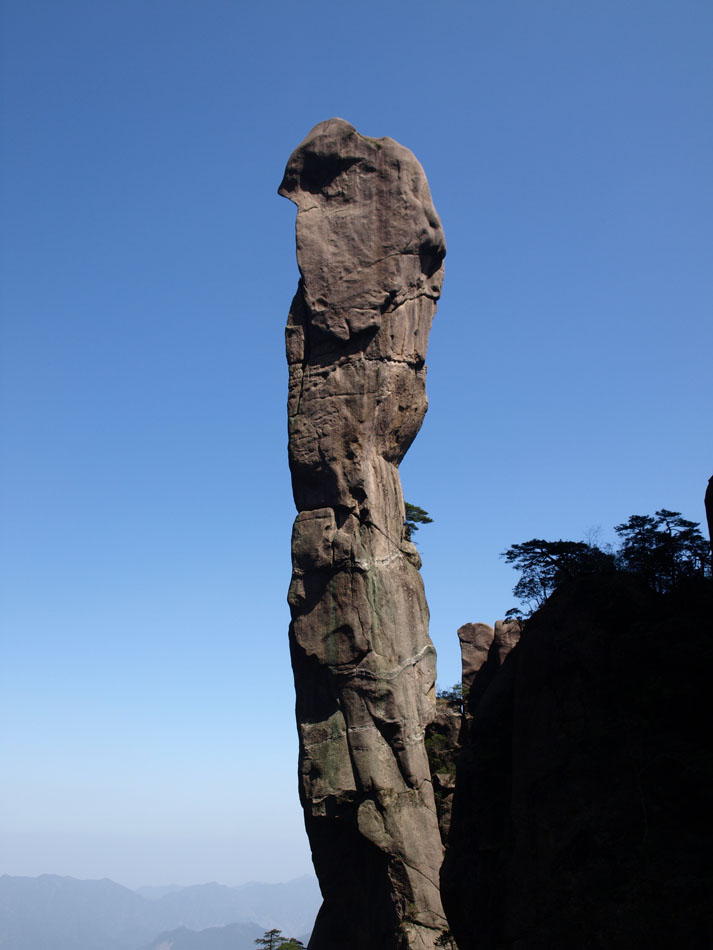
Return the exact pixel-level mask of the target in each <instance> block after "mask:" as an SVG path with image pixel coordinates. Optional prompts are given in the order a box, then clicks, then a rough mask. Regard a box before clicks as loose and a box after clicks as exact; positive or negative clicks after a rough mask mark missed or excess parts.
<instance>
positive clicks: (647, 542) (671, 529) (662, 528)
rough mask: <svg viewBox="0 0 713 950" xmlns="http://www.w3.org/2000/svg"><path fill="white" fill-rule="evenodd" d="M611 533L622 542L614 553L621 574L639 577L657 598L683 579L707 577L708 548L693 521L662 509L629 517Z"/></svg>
mask: <svg viewBox="0 0 713 950" xmlns="http://www.w3.org/2000/svg"><path fill="white" fill-rule="evenodd" d="M614 530H615V531H616V533H617V534H618V535H619V537H620V538H621V540H622V544H621V547H620V549H619V551H618V552H617V563H618V565H619V568H620V569H621V570H625V571H629V572H630V573H632V574H638V575H640V576H641V577H643V578H644V579H645V580H646V583H647V584H648V585H649V587H651V589H652V590H655V591H656V592H657V593H659V594H665V593H668V591H670V590H673V589H674V588H675V587H676V586H677V585H678V584H679V583H680V582H681V581H682V580H683V579H684V578H687V577H696V576H699V577H703V576H705V575H706V574H708V573H709V545H708V542H707V541H706V540H705V538H704V537H703V535H702V534H701V532H700V530H699V525H697V524H696V522H695V521H687V520H686V519H685V518H683V517H681V514H680V513H679V512H678V511H668V510H667V509H666V508H662V509H661V510H660V511H657V512H656V514H655V515H653V516H652V515H631V517H630V518H629V520H628V521H626V522H624V524H618V525H616V526H615V528H614Z"/></svg>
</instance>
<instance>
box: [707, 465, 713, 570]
mask: <svg viewBox="0 0 713 950" xmlns="http://www.w3.org/2000/svg"><path fill="white" fill-rule="evenodd" d="M705 505H706V521H707V522H708V541H709V544H710V548H711V564H712V565H713V476H712V477H711V478H709V479H708V488H706V498H705Z"/></svg>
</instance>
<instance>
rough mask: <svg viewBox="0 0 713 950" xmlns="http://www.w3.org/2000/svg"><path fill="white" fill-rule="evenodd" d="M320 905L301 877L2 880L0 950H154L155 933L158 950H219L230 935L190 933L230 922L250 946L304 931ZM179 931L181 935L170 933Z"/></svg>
mask: <svg viewBox="0 0 713 950" xmlns="http://www.w3.org/2000/svg"><path fill="white" fill-rule="evenodd" d="M148 895H152V896H148ZM320 900H321V898H320V895H319V889H318V886H317V881H316V879H315V878H314V877H312V876H309V875H306V876H304V877H301V878H297V879H295V880H293V881H289V882H287V883H284V884H261V883H250V884H244V885H242V886H240V887H227V886H225V885H223V884H216V883H210V884H198V885H193V886H189V887H178V886H176V885H168V886H166V887H163V888H159V887H155V888H141V889H139V891H132V890H130V889H129V888H127V887H123V886H122V885H121V884H116V883H115V882H114V881H110V880H109V879H108V878H105V879H104V880H101V881H92V880H90V881H82V880H77V879H76V878H71V877H59V876H57V875H51V874H43V875H41V876H40V877H36V878H29V877H11V876H10V875H3V876H1V877H0V950H46V948H47V947H51V950H140V948H145V947H148V946H152V947H154V950H158V947H159V945H158V944H156V943H155V941H156V940H157V938H158V937H159V936H162V937H163V939H164V943H165V944H166V946H165V947H162V950H171V948H174V947H175V950H182V948H183V950H193V948H194V947H195V950H199V948H200V950H203V948H205V950H221V948H222V944H221V943H220V940H222V939H228V938H229V937H230V936H231V934H229V933H227V932H226V933H222V934H217V933H216V934H214V935H208V934H205V933H204V934H203V935H201V936H199V937H197V936H196V933H197V932H200V931H206V930H207V929H209V928H213V929H217V928H221V929H223V930H224V929H225V928H226V927H228V926H229V925H230V926H232V925H237V924H240V925H252V927H253V928H255V931H254V933H253V931H250V933H253V936H252V937H250V938H249V941H248V944H247V945H248V946H250V947H252V946H253V944H252V941H253V940H254V938H255V936H259V935H260V934H261V933H263V931H264V930H267V929H269V928H271V927H278V928H279V929H280V930H282V931H283V933H285V934H286V935H289V936H298V935H300V934H304V933H308V932H309V931H311V929H312V924H313V922H314V918H315V916H316V913H317V910H318V907H319V903H320ZM180 930H184V931H185V933H182V934H177V931H180ZM232 936H233V937H234V938H236V939H234V940H233V943H232V944H231V947H232V950H241V944H240V943H238V942H237V938H238V937H240V939H241V940H242V939H243V938H244V939H245V940H248V937H249V932H248V931H247V930H244V932H243V933H239V929H235V932H234V933H233V934H232ZM197 940H198V942H196V941H197ZM166 941H169V943H166ZM171 941H172V942H171ZM191 941H193V942H192V943H191ZM205 941H208V942H205ZM210 941H213V942H210Z"/></svg>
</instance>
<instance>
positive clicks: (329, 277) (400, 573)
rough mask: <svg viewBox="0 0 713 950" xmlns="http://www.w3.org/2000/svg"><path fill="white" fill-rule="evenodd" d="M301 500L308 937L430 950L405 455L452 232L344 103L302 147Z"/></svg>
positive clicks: (297, 478) (418, 587)
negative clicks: (310, 872) (312, 911)
mask: <svg viewBox="0 0 713 950" xmlns="http://www.w3.org/2000/svg"><path fill="white" fill-rule="evenodd" d="M279 192H280V194H281V195H284V196H285V197H287V198H289V199H290V200H291V201H293V202H294V203H295V204H296V205H297V209H298V213H297V261H298V264H299V268H300V273H301V280H300V283H299V287H298V290H297V293H296V295H295V298H294V300H293V302H292V308H291V310H290V315H289V318H288V323H287V332H286V339H287V358H288V363H289V371H290V384H289V401H288V415H289V460H290V471H291V474H292V486H293V493H294V498H295V503H296V505H297V509H298V512H299V514H298V516H297V518H296V520H295V524H294V529H293V534H292V563H293V574H292V583H291V585H290V591H289V596H288V600H289V603H290V608H291V613H292V623H291V626H290V646H291V653H292V665H293V670H294V676H295V687H296V693H297V707H296V712H297V723H298V731H299V739H300V764H299V773H300V774H299V778H300V796H301V801H302V805H303V808H304V812H305V824H306V827H307V833H308V835H309V839H310V844H311V847H312V856H313V861H314V865H315V869H316V872H317V876H318V878H319V881H320V886H321V889H322V894H323V897H324V903H323V905H322V908H321V910H320V912H319V915H318V917H317V921H316V924H315V928H314V931H313V934H312V937H311V940H310V943H309V947H310V948H311V950H333V948H334V947H340V948H341V950H411V948H414V950H415V948H418V950H430V948H432V947H433V946H434V943H435V940H436V939H437V938H438V937H439V934H440V933H441V931H442V930H443V929H444V928H445V926H446V924H445V920H444V919H443V911H442V908H441V901H440V895H439V886H438V872H439V867H440V864H441V857H442V848H441V841H440V837H439V831H438V823H437V818H436V810H435V805H434V797H433V790H432V786H431V779H430V773H429V769H428V762H427V758H426V753H425V749H424V731H425V728H426V725H427V724H428V723H429V722H430V721H431V719H432V718H433V715H434V706H435V696H434V681H435V652H434V649H433V646H432V644H431V641H430V638H429V636H428V608H427V605H426V599H425V595H424V590H423V584H422V581H421V576H420V574H419V571H418V568H419V566H420V558H419V556H418V553H417V551H416V548H415V547H414V545H413V544H412V543H411V542H410V541H408V540H407V539H406V536H405V533H404V502H403V496H402V491H401V483H400V480H399V474H398V465H399V463H400V462H401V460H402V458H403V456H404V454H405V453H406V451H407V449H408V448H409V446H410V445H411V442H412V441H413V439H414V437H415V436H416V434H417V432H418V430H419V428H420V426H421V422H422V420H423V416H424V414H425V412H426V404H427V403H426V394H425V380H426V370H425V357H426V344H427V341H428V334H429V330H430V326H431V321H432V319H433V315H434V313H435V309H436V301H437V300H438V297H439V295H440V291H441V283H442V278H443V268H442V262H443V258H444V255H445V243H444V237H443V232H442V229H441V225H440V222H439V219H438V216H437V214H436V212H435V209H434V207H433V204H432V201H431V196H430V193H429V189H428V184H427V182H426V177H425V175H424V173H423V170H422V168H421V166H420V165H419V163H418V162H417V161H416V159H415V158H414V156H413V155H412V154H411V152H409V151H408V150H407V149H405V148H403V147H402V146H401V145H399V144H397V143H396V142H394V141H393V140H391V139H388V138H383V139H370V138H366V137H364V136H362V135H359V133H357V132H356V130H355V129H354V128H353V127H352V126H351V125H349V124H348V123H347V122H344V121H343V120H341V119H330V120H329V121H327V122H322V123H320V124H319V125H317V126H316V127H315V128H314V129H313V130H312V131H311V132H310V134H309V135H308V136H307V138H306V139H305V140H304V141H303V142H302V144H301V145H300V146H299V147H298V148H297V149H296V150H295V152H294V153H293V154H292V156H291V157H290V159H289V161H288V164H287V168H286V171H285V176H284V179H283V181H282V184H281V186H280V189H279Z"/></svg>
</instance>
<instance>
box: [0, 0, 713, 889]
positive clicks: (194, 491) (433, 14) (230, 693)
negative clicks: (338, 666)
mask: <svg viewBox="0 0 713 950" xmlns="http://www.w3.org/2000/svg"><path fill="white" fill-rule="evenodd" d="M712 38H713V6H711V4H710V3H709V2H707V0H676V2H673V0H670V2H663V0H631V2H627V3H621V2H620V0H616V2H615V0H599V2H597V3H585V2H576V0H575V2H572V0H538V2H536V3H534V2H532V0H479V2H465V0H461V2H452V0H444V2H441V3H439V4H434V3H424V2H422V0H411V2H409V3H408V4H406V3H404V2H390V0H380V2H378V3H376V2H373V0H362V2H360V3H358V4H356V3H354V4H346V3H341V4H340V3H336V4H335V3H326V2H324V0H313V2H310V0H305V2H302V3H299V4H288V3H285V2H272V3H266V4H263V5H262V6H261V7H258V6H257V5H252V4H245V3H239V2H235V0H234V2H228V0H207V2H200V3H199V2H197V0H171V2H170V3H169V2H168V0H141V2H138V0H122V2H121V3H112V2H98V3H97V2H96V0H92V2H89V0H76V2H74V0H58V2H49V0H42V2H40V0H3V2H2V4H1V6H0V44H1V46H0V54H1V57H0V58H1V59H2V65H1V67H0V68H1V70H2V72H1V74H0V75H1V80H2V83H1V84H2V89H1V95H2V125H3V138H2V143H1V145H0V148H1V152H0V161H1V168H0V171H1V172H2V207H3V215H2V221H3V223H2V263H1V267H2V272H1V273H0V278H1V281H2V311H3V316H2V339H1V341H0V342H1V345H2V355H1V356H0V360H1V364H0V370H1V374H2V380H1V382H0V386H1V395H2V409H1V411H2V455H3V458H2V474H1V479H2V482H1V487H2V502H1V504H2V512H1V517H2V524H3V529H4V530H3V537H2V548H1V558H2V560H1V568H2V591H1V595H2V606H1V608H0V609H1V611H2V614H1V618H0V619H1V622H2V638H3V639H2V655H1V657H0V668H1V672H0V676H1V678H2V683H1V685H0V703H1V704H2V708H1V709H0V723H1V724H2V736H1V738H0V757H1V760H2V763H3V782H2V786H1V787H0V873H10V874H29V875H35V874H40V873H45V872H47V873H57V874H72V875H74V876H76V877H105V876H106V877H111V878H113V879H114V880H117V881H119V882H120V883H126V884H129V885H131V886H136V885H139V884H158V883H168V882H176V883H183V884H188V883H198V882H201V881H206V880H211V879H214V880H219V881H221V882H223V883H226V884H237V883H241V882H243V881H246V880H250V879H260V880H265V881H279V880H286V879H288V878H290V877H294V876H297V875H298V874H301V873H304V872H306V871H308V870H309V868H310V862H309V852H308V847H307V843H306V839H305V836H304V832H303V828H302V819H301V813H300V809H299V806H298V802H297V783H296V755H297V742H296V733H295V727H294V721H293V704H294V699H293V687H292V678H291V671H290V667H289V657H288V649H287V625H288V620H289V617H288V610H287V606H286V603H285V595H286V590H287V585H288V582H289V574H290V558H289V542H290V529H291V524H292V519H293V517H294V505H293V502H292V497H291V490H290V481H289V473H288V469H287V459H286V422H285V399H286V379H287V373H286V366H285V359H284V344H283V328H284V323H285V319H286V315H287V311H288V308H289V304H290V301H291V298H292V295H293V293H294V291H295V288H296V284H297V278H298V272H297V267H296V262H295V253H294V218H295V209H294V207H293V206H292V205H291V204H290V203H289V202H287V201H285V200H284V199H282V198H279V197H278V196H277V194H276V189H277V186H278V184H279V182H280V180H281V177H282V172H283V169H284V165H285V163H286V161H287V158H288V156H289V154H290V152H291V151H292V149H293V148H294V147H295V146H296V145H297V144H298V143H299V142H300V141H301V140H302V138H304V136H305V135H306V134H307V133H308V132H309V130H310V129H311V128H312V127H313V126H314V125H315V124H316V123H317V122H319V121H321V120H323V119H326V118H329V117H330V116H333V115H339V116H342V117H344V118H346V119H348V120H349V121H350V122H352V123H353V124H354V125H355V126H356V127H357V128H358V129H359V131H361V132H363V133H365V134H367V135H370V136H382V135H389V136H391V137H392V138H395V139H397V140H398V141H399V142H401V143H402V144H404V145H406V146H408V147H409V148H411V149H412V150H413V151H414V153H415V154H416V155H417V157H418V158H419V159H420V161H421V162H422V164H423V166H424V168H425V171H426V174H427V176H428V179H429V182H430V186H431V191H432V194H433V199H434V203H435V205H436V208H437V209H438V211H439V213H440V215H441V218H442V221H443V225H444V229H445V233H446V238H447V241H448V248H449V250H448V256H447V258H446V277H445V286H444V293H443V298H442V301H441V304H440V307H439V312H438V315H437V317H436V321H435V323H434V327H433V332H432V335H431V344H430V348H429V358H428V365H429V376H428V391H429V398H430V409H429V413H428V416H427V418H426V422H425V424H424V427H423V429H422V431H421V434H420V435H419V437H418V439H417V440H416V442H415V444H414V445H413V447H412V449H411V450H410V452H409V454H408V456H407V457H406V460H405V461H404V463H403V466H402V480H403V483H404V491H405V496H406V498H407V499H409V500H410V501H412V502H414V503H416V504H418V505H421V506H422V507H424V508H426V509H427V510H428V511H429V512H430V513H431V515H432V516H433V518H434V523H433V524H432V525H429V526H427V527H424V528H423V529H422V530H421V531H420V532H419V533H418V535H417V541H418V542H419V545H420V548H421V552H422V555H423V559H424V568H423V576H424V581H425V584H426V593H427V596H428V600H429V604H430V607H431V621H432V622H431V633H432V636H433V639H434V641H435V644H436V647H437V650H438V653H439V682H440V683H441V684H442V685H445V686H447V685H450V684H452V683H453V682H454V681H455V680H456V679H457V678H458V676H459V668H460V667H459V656H458V648H457V638H456V629H457V627H458V626H460V625H461V624H462V623H465V622H466V621H470V620H485V621H489V622H492V621H493V620H495V619H496V618H497V617H499V616H502V615H503V614H504V612H505V611H506V610H507V609H508V608H509V607H511V606H514V600H513V598H512V595H511V589H512V586H513V584H514V583H515V581H516V575H515V574H514V573H513V571H512V570H511V569H510V568H509V567H508V566H507V565H505V564H504V563H503V561H502V560H501V559H500V558H499V554H500V553H501V552H502V551H503V550H504V549H505V548H506V547H508V546H509V545H510V544H512V543H513V542H516V541H521V540H525V539H528V538H531V537H547V538H559V537H563V538H572V539H579V538H582V537H583V536H584V535H585V534H586V533H587V532H589V531H591V530H594V529H596V528H597V527H598V526H599V527H600V528H601V537H602V540H604V541H608V540H613V533H612V530H611V529H612V526H613V525H614V524H616V523H618V522H620V521H623V520H625V519H626V518H627V517H628V516H629V515H630V514H633V513H649V512H653V511H654V510H656V509H657V508H661V507H668V508H672V509H675V510H678V511H681V512H682V513H683V514H684V515H685V517H687V518H692V519H694V520H696V521H702V520H703V518H704V512H703V502H702V499H703V493H704V490H705V486H706V482H707V480H708V478H709V477H710V475H711V474H713V457H712V456H713V453H712V452H711V431H710V429H711V426H710V420H711V409H712V408H713V406H712V402H713V400H712V397H711V384H710V360H711V352H713V320H712V319H711V301H712V300H713V267H712V266H711V263H712V262H711V247H712V244H711V229H712V224H711V222H713V178H712V176H711V168H713V108H712V106H713V102H712V101H711V100H712V99H713V65H712V60H711V56H710V49H711V40H712Z"/></svg>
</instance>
